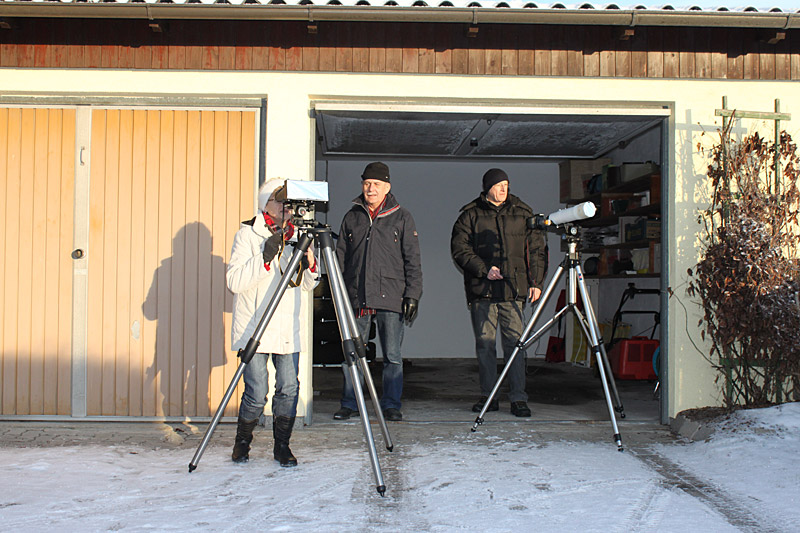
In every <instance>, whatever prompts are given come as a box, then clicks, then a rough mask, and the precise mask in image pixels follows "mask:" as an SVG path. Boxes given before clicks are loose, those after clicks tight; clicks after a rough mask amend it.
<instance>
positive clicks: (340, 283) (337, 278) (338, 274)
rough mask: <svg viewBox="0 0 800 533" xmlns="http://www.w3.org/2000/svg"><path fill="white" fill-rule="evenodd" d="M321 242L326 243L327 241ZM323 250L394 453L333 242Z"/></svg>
mask: <svg viewBox="0 0 800 533" xmlns="http://www.w3.org/2000/svg"><path fill="white" fill-rule="evenodd" d="M321 240H322V241H325V239H321ZM322 250H323V253H322V254H321V255H322V256H323V257H327V258H328V259H326V261H327V263H326V267H327V265H332V269H330V270H328V282H329V283H330V284H331V294H333V293H334V292H336V293H337V294H339V295H340V296H339V298H340V301H341V302H342V305H341V311H342V315H343V317H344V319H345V321H346V323H347V325H348V327H349V329H350V338H352V339H355V340H357V341H358V342H356V346H355V348H356V354H357V355H358V357H357V359H356V361H357V363H358V365H359V366H360V367H361V372H362V375H363V376H364V382H365V383H366V384H367V388H368V389H369V393H370V397H371V398H372V405H373V407H374V408H375V415H376V418H377V419H378V423H379V425H380V427H381V431H382V432H383V440H384V443H385V445H386V449H387V450H389V451H392V450H393V449H394V444H393V443H392V437H391V435H390V434H389V427H388V426H387V425H386V419H385V418H384V416H383V410H382V409H381V404H380V400H379V398H378V391H377V390H376V389H375V382H374V381H373V380H372V374H371V373H370V372H369V364H368V362H367V351H366V348H365V343H364V342H363V341H364V339H362V338H361V332H360V331H359V329H358V324H357V323H356V317H355V314H354V313H353V308H352V307H351V306H350V302H349V300H348V297H347V291H346V290H345V288H344V279H343V277H342V270H341V269H340V268H339V263H338V262H337V261H336V255H335V254H334V252H333V242H331V243H330V246H325V245H323V246H322ZM326 250H327V251H326ZM332 274H333V275H332ZM337 316H338V315H337Z"/></svg>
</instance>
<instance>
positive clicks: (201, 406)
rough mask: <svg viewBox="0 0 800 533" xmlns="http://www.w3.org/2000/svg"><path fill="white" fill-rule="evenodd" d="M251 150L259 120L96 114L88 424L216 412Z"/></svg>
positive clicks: (249, 196) (227, 370)
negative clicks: (95, 418)
mask: <svg viewBox="0 0 800 533" xmlns="http://www.w3.org/2000/svg"><path fill="white" fill-rule="evenodd" d="M255 146H256V112H255V111H200V110H188V111H184V110H159V109H150V110H115V109H95V110H94V111H93V112H92V126H91V178H90V183H91V186H90V195H89V204H90V221H89V246H88V260H89V262H88V263H89V275H88V317H87V318H88V335H87V359H86V363H87V371H86V377H87V386H86V413H87V414H88V415H90V416H91V415H115V416H208V415H209V414H210V413H213V411H214V410H215V409H216V407H217V405H218V404H219V402H220V400H221V399H222V396H223V394H224V392H225V388H226V387H227V385H228V383H229V381H230V379H231V378H232V376H233V374H234V373H235V371H236V367H237V364H238V361H237V359H236V354H235V353H234V352H231V350H230V339H229V331H230V316H231V315H230V310H231V305H232V295H231V294H230V292H229V291H228V290H227V288H226V286H225V265H226V261H227V259H228V255H229V253H230V246H231V243H232V239H233V236H234V234H235V232H236V230H237V229H238V227H239V222H240V221H242V220H245V219H247V218H250V217H252V215H253V206H254V201H253V192H254V191H253V189H254V185H253V184H254V180H255V179H256V177H255V162H254V155H255ZM241 386H242V385H241V384H240V387H241ZM234 396H235V397H234V399H233V400H232V401H231V402H230V405H229V406H228V410H227V411H226V414H227V415H235V413H236V410H237V409H238V398H239V397H240V396H241V394H236V395H234Z"/></svg>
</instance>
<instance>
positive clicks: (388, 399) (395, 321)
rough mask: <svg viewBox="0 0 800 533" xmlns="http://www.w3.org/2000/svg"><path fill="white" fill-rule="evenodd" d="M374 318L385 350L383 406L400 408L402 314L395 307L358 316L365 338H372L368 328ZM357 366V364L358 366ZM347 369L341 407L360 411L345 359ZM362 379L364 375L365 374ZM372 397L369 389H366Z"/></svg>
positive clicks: (401, 388)
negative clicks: (391, 309) (390, 309)
mask: <svg viewBox="0 0 800 533" xmlns="http://www.w3.org/2000/svg"><path fill="white" fill-rule="evenodd" d="M372 320H375V324H376V326H377V329H378V339H379V340H380V343H381V350H382V351H383V394H382V395H381V409H382V410H386V409H390V408H394V409H400V406H401V404H400V397H401V396H402V395H403V357H402V356H401V355H400V345H401V344H402V343H403V315H402V314H401V313H395V312H394V311H382V310H378V311H376V312H375V314H374V315H367V316H364V317H361V318H357V319H356V323H357V324H358V329H359V332H360V334H361V340H362V341H364V342H366V341H367V339H368V338H369V329H370V325H371V323H372ZM356 368H358V367H356ZM342 371H343V372H344V386H343V388H342V407H347V408H349V409H352V410H353V411H358V404H357V403H356V394H355V390H354V389H353V383H352V381H351V379H350V372H349V370H348V368H347V363H342ZM362 382H363V377H362ZM364 395H365V397H369V391H366V390H365V391H364Z"/></svg>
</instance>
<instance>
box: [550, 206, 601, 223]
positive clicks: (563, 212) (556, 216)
mask: <svg viewBox="0 0 800 533" xmlns="http://www.w3.org/2000/svg"><path fill="white" fill-rule="evenodd" d="M596 212H597V208H596V207H595V205H594V204H593V203H592V202H583V203H582V204H578V205H576V206H573V207H567V208H565V209H559V210H558V211H556V212H555V213H550V214H549V215H548V216H547V222H549V223H550V224H555V225H556V226H559V225H561V224H568V223H570V222H574V221H576V220H583V219H585V218H592V217H593V216H594V214H595V213H596Z"/></svg>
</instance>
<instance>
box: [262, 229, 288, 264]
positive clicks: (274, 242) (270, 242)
mask: <svg viewBox="0 0 800 533" xmlns="http://www.w3.org/2000/svg"><path fill="white" fill-rule="evenodd" d="M282 240H283V234H282V233H280V232H278V233H273V234H272V236H270V238H269V239H267V240H266V241H264V251H263V252H262V255H263V256H264V262H265V263H269V262H270V261H272V259H273V258H274V257H275V256H276V255H277V254H278V250H280V247H281V241H282Z"/></svg>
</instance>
